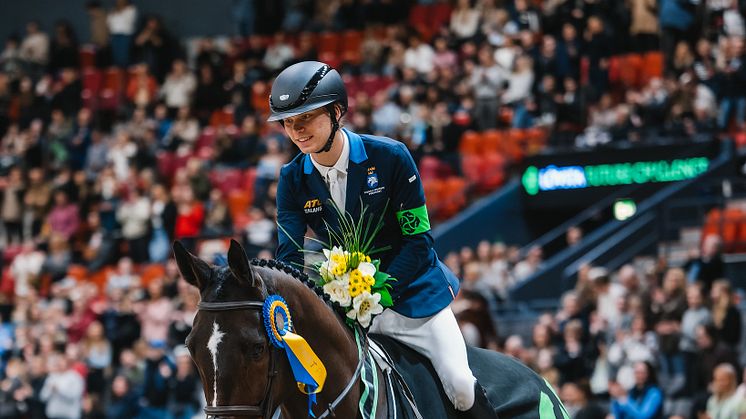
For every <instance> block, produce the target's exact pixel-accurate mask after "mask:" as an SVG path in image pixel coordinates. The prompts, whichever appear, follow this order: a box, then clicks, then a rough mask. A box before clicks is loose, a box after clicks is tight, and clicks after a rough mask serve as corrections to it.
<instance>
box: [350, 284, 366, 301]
mask: <svg viewBox="0 0 746 419" xmlns="http://www.w3.org/2000/svg"><path fill="white" fill-rule="evenodd" d="M363 291H364V290H363V288H362V287H361V286H359V285H354V284H352V282H350V297H352V298H355V297H357V296H358V295H360V293H362V292H363Z"/></svg>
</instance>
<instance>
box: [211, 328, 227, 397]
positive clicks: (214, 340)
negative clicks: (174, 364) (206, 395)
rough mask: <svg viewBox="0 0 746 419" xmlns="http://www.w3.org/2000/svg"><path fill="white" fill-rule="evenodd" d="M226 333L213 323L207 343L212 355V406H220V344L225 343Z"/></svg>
mask: <svg viewBox="0 0 746 419" xmlns="http://www.w3.org/2000/svg"><path fill="white" fill-rule="evenodd" d="M223 336H225V333H223V332H221V331H220V326H218V322H212V335H210V340H208V341H207V349H209V350H210V354H211V355H212V368H213V383H212V394H213V396H212V406H213V407H215V406H217V405H218V344H220V342H222V341H223Z"/></svg>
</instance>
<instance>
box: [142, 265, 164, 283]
mask: <svg viewBox="0 0 746 419" xmlns="http://www.w3.org/2000/svg"><path fill="white" fill-rule="evenodd" d="M165 275H166V268H165V266H164V265H163V264H162V263H151V264H147V265H145V266H142V267H140V282H141V283H142V285H143V286H144V287H147V286H148V284H150V282H151V281H153V280H154V279H159V278H163V277H164V276H165Z"/></svg>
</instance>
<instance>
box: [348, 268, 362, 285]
mask: <svg viewBox="0 0 746 419" xmlns="http://www.w3.org/2000/svg"><path fill="white" fill-rule="evenodd" d="M362 283H363V274H361V273H360V271H359V270H357V269H353V270H352V272H350V284H355V285H361V284H362Z"/></svg>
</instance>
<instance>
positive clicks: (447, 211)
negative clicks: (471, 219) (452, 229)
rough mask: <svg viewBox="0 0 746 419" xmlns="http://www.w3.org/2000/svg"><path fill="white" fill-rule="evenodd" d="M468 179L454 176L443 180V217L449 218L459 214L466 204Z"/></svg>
mask: <svg viewBox="0 0 746 419" xmlns="http://www.w3.org/2000/svg"><path fill="white" fill-rule="evenodd" d="M466 188H467V182H466V179H464V178H461V177H457V176H452V177H449V178H448V179H446V180H445V181H444V182H443V197H442V198H441V199H442V200H443V203H442V205H441V207H440V213H439V214H438V215H439V216H440V217H441V218H443V219H447V218H451V217H453V216H454V215H456V214H458V212H459V211H461V209H462V208H463V207H464V206H465V205H466Z"/></svg>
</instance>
